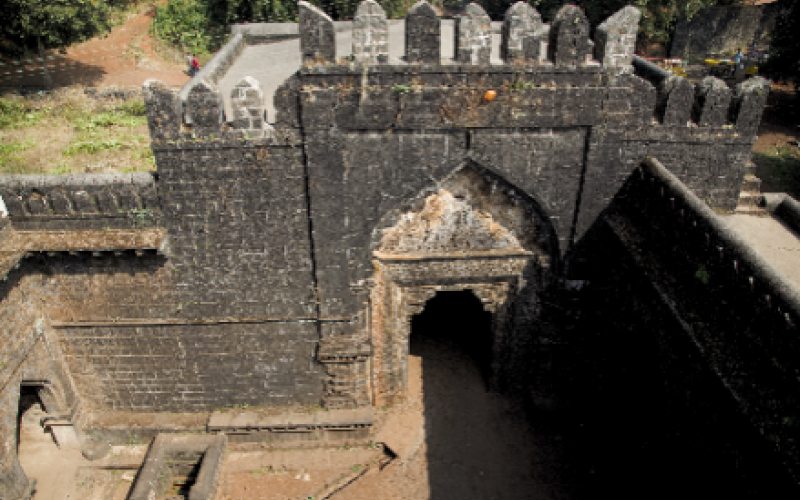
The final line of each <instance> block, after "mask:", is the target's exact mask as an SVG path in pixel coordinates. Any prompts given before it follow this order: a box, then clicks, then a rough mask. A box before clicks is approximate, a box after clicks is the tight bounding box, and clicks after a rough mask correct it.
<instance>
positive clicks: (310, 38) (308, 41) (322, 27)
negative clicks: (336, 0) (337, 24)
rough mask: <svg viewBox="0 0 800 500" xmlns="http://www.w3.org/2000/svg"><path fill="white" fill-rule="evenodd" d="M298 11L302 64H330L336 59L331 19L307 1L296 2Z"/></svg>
mask: <svg viewBox="0 0 800 500" xmlns="http://www.w3.org/2000/svg"><path fill="white" fill-rule="evenodd" d="M297 5H298V9H299V11H300V52H301V53H302V56H303V64H332V63H334V62H335V61H336V35H335V29H334V27H333V19H331V18H330V16H328V14H326V13H324V12H322V11H321V10H320V9H319V8H318V7H316V6H315V5H312V4H310V3H308V2H303V1H300V2H298V3H297Z"/></svg>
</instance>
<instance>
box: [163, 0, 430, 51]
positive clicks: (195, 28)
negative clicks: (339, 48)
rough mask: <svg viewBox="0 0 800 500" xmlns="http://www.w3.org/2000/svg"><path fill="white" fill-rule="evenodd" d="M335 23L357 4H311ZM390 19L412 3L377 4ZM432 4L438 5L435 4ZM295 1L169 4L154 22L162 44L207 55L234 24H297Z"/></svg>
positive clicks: (346, 0) (385, 0)
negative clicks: (229, 26) (165, 43)
mask: <svg viewBox="0 0 800 500" xmlns="http://www.w3.org/2000/svg"><path fill="white" fill-rule="evenodd" d="M310 2H311V3H312V4H315V5H316V6H318V7H319V8H320V9H322V10H323V11H325V12H326V13H327V14H328V15H330V16H331V18H333V19H334V20H336V21H339V20H346V19H352V18H353V16H354V15H355V11H356V9H357V8H358V4H359V2H360V0H310ZM378 3H380V4H381V6H382V7H383V8H384V10H385V11H386V15H387V16H389V17H390V18H392V19H399V18H402V17H404V16H405V14H406V12H407V11H408V8H409V7H411V5H413V2H412V1H411V0H379V2H378ZM433 3H434V4H436V3H438V2H436V1H434V2H433ZM297 16H298V10H297V2H296V1H295V0H169V2H168V3H167V5H166V6H163V7H160V8H159V9H158V12H157V13H156V18H155V20H154V21H153V28H152V29H153V32H154V33H155V35H156V36H157V37H158V38H160V39H161V40H163V41H165V42H167V43H169V44H172V45H175V46H178V47H180V48H181V50H183V51H189V52H192V53H195V54H206V53H210V52H214V51H216V50H217V49H218V48H219V47H220V45H221V44H222V43H223V42H224V39H225V36H226V35H227V33H228V32H229V30H228V28H227V26H228V25H230V24H235V23H248V22H271V23H292V22H297Z"/></svg>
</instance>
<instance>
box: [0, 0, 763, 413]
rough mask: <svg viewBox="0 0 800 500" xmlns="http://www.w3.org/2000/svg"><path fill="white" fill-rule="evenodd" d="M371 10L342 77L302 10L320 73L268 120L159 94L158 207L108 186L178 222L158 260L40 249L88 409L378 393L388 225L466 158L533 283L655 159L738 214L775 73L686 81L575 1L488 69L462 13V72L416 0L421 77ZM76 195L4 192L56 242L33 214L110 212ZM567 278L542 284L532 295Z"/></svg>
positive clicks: (472, 16)
mask: <svg viewBox="0 0 800 500" xmlns="http://www.w3.org/2000/svg"><path fill="white" fill-rule="evenodd" d="M366 5H367V6H368V7H369V8H370V10H369V12H368V15H369V17H370V19H371V21H370V22H366V21H365V22H363V23H361V24H359V23H358V22H356V23H354V24H355V25H357V27H358V29H362V30H366V32H367V33H368V36H367V35H364V37H362V38H359V40H372V41H373V42H374V43H372V42H371V43H372V45H371V46H370V48H369V50H368V51H367V50H366V49H365V48H364V47H360V48H359V50H358V51H355V50H354V53H355V54H365V53H367V52H368V54H367V55H368V56H369V57H372V56H374V60H373V59H369V58H367V60H365V62H364V64H353V63H352V62H348V63H347V64H336V61H333V59H332V55H331V53H330V50H329V49H330V47H331V43H330V42H331V37H333V36H336V35H335V30H333V27H332V26H333V25H332V24H331V21H330V19H327V18H326V17H325V16H324V14H322V13H321V12H319V11H316V10H315V9H314V8H313V7H311V6H308V5H303V7H302V9H301V12H302V19H301V24H303V26H308V27H309V29H303V30H301V33H302V37H301V42H302V47H303V53H304V55H306V64H305V65H304V66H303V67H302V68H301V69H300V70H299V71H298V72H297V73H296V74H295V75H294V76H293V77H292V78H290V79H289V80H288V81H287V82H286V83H285V84H284V85H283V87H281V88H280V89H279V90H278V92H277V93H276V95H275V96H274V100H275V106H276V108H277V112H278V114H277V120H276V123H274V124H272V126H270V127H267V126H265V124H264V123H263V120H262V119H260V117H263V111H262V110H263V99H264V98H265V96H263V94H261V92H260V89H258V88H257V86H254V85H253V84H252V82H247V81H244V82H243V83H242V84H241V85H240V86H239V87H238V88H237V89H236V93H235V95H234V96H233V97H234V98H235V99H237V101H236V107H235V109H236V110H237V111H236V115H235V116H233V117H227V118H229V121H226V120H225V119H224V117H223V112H222V99H223V96H221V95H220V94H219V92H218V91H217V90H216V88H215V86H214V84H213V83H211V82H202V81H201V82H198V83H197V84H196V85H195V86H194V87H193V88H192V89H191V90H190V92H189V95H188V96H187V103H186V104H185V105H184V106H183V107H181V106H180V105H179V101H178V96H177V93H176V92H174V91H173V90H172V89H169V88H167V87H166V86H164V85H162V84H160V83H157V82H148V83H147V84H146V85H145V95H146V99H147V109H148V116H149V123H150V130H151V137H152V146H153V149H154V151H155V156H156V162H157V165H158V175H157V180H153V181H152V186H153V187H154V189H155V192H156V193H157V198H156V200H157V203H155V202H153V203H152V204H150V203H149V202H144V201H139V202H137V203H139V204H138V205H135V206H133V205H131V207H128V206H125V207H124V208H123V205H122V201H121V200H122V198H121V195H117V196H116V197H115V198H114V200H116V201H114V203H116V204H117V205H113V206H115V207H119V208H116V216H117V219H120V220H119V221H118V223H119V224H122V225H124V224H129V225H133V227H134V228H135V227H136V226H135V224H136V223H137V221H138V220H139V219H137V217H136V216H131V215H130V214H134V215H135V214H140V213H144V214H145V215H147V216H148V217H152V220H151V221H150V222H149V224H151V225H152V226H154V227H163V228H164V229H165V230H166V233H167V237H166V239H165V243H164V245H163V247H162V248H161V250H160V251H159V253H154V252H151V253H150V254H143V255H141V256H137V255H135V254H131V253H124V252H123V253H120V254H119V255H117V254H113V253H108V252H107V253H105V254H103V253H99V254H97V255H95V254H93V253H84V254H78V255H69V254H58V255H54V256H49V255H43V256H42V260H41V261H40V262H38V263H37V264H36V266H35V267H32V269H36V270H37V271H36V272H39V273H41V275H42V276H43V277H44V278H43V280H44V285H43V286H44V287H45V288H46V289H48V290H50V292H49V293H51V294H52V297H51V298H50V299H49V301H48V306H47V308H46V309H47V313H46V314H47V315H48V317H49V321H51V322H52V323H53V325H54V326H55V327H56V328H57V330H58V332H59V338H60V342H61V344H62V346H63V349H64V353H65V357H66V359H67V362H68V364H69V365H70V367H71V369H72V370H73V376H74V377H75V379H76V384H77V386H78V388H79V391H80V393H81V394H86V400H87V404H90V405H91V406H92V407H94V408H96V409H119V410H132V411H165V410H170V411H202V410H208V409H213V408H216V407H220V406H223V405H229V404H249V405H256V404H266V405H278V404H281V405H282V404H286V405H289V404H315V403H318V402H319V401H320V400H325V399H326V398H327V400H328V401H334V400H335V401H339V402H340V403H341V404H346V405H348V404H349V405H353V404H365V403H367V402H369V398H366V399H365V398H364V397H363V391H364V390H366V389H365V388H364V387H363V385H364V382H365V379H368V378H369V376H368V373H369V370H370V368H369V363H370V361H369V359H370V356H373V355H374V354H375V353H373V352H371V351H370V349H371V347H370V345H371V344H372V343H371V342H370V338H369V335H370V326H369V325H370V317H369V316H370V300H371V299H370V294H371V293H372V288H371V287H372V286H373V283H372V279H373V278H374V269H375V263H374V256H373V251H374V250H375V249H376V248H377V247H378V245H379V244H380V235H381V230H382V229H386V228H388V227H391V226H392V225H394V224H396V223H397V221H398V220H399V218H400V215H401V214H402V213H404V212H406V211H408V210H411V209H412V208H413V207H414V206H415V204H418V202H419V200H420V199H423V198H424V197H425V196H427V195H428V194H430V193H432V192H435V190H436V189H437V187H438V186H440V185H442V183H445V182H447V180H448V179H451V178H452V177H453V175H454V174H455V173H456V172H457V171H461V169H463V168H464V167H465V166H469V168H471V169H472V170H473V171H475V172H477V173H478V174H479V175H480V176H481V177H482V178H483V179H489V180H492V179H494V181H493V182H489V184H491V185H492V186H495V185H496V186H500V187H501V188H502V189H503V190H504V193H505V194H504V196H505V198H504V199H505V200H511V201H508V203H511V204H514V203H518V205H519V206H522V207H525V210H527V211H528V212H527V213H528V216H529V217H530V218H531V219H532V220H534V219H535V220H536V221H537V222H536V227H538V228H539V229H538V230H537V231H539V233H540V234H541V235H543V236H542V238H544V239H543V240H541V241H539V243H537V244H538V245H540V247H541V248H540V249H539V250H540V251H541V253H542V254H543V255H545V256H546V257H547V259H546V260H548V264H547V266H546V268H545V266H540V267H539V268H537V269H539V270H538V271H536V272H537V273H540V274H544V275H549V276H551V277H557V276H559V274H560V269H561V267H562V260H563V259H564V257H565V256H567V255H569V252H570V249H571V248H572V245H573V244H574V242H576V241H579V240H580V239H581V238H582V237H583V235H584V233H585V232H586V230H587V228H588V227H589V226H590V225H591V224H592V223H593V222H594V221H595V220H596V218H597V217H598V215H599V214H600V213H601V212H602V211H603V210H604V209H605V207H606V206H607V205H608V203H609V201H610V200H611V198H612V197H613V196H614V194H615V193H616V192H617V191H618V190H619V188H620V187H621V186H622V183H623V181H624V180H625V178H627V176H628V174H629V173H630V171H631V170H632V169H633V168H634V167H635V166H636V165H638V164H639V163H640V162H641V161H642V159H643V158H644V157H645V156H646V155H653V156H656V157H658V158H660V159H661V161H662V162H663V163H664V164H665V165H666V167H667V168H669V169H671V170H672V171H673V172H674V173H675V174H676V175H677V176H678V177H679V178H680V179H681V180H682V181H683V182H684V183H686V184H687V185H688V186H689V187H690V188H691V189H692V190H693V191H694V192H695V193H697V194H698V196H700V197H701V198H702V199H704V200H706V201H708V202H709V203H711V204H713V205H715V206H718V207H721V208H723V209H732V208H733V207H734V206H735V205H736V201H737V198H738V192H739V187H740V185H741V181H742V177H743V175H744V168H745V163H746V162H747V160H748V156H749V150H750V148H751V146H752V143H753V141H754V139H755V131H756V129H757V126H758V122H759V118H760V113H761V108H762V107H763V103H764V100H765V99H766V93H767V91H768V88H767V86H766V84H765V82H763V81H761V80H758V79H755V80H749V81H748V82H745V83H744V84H742V85H741V86H739V87H738V88H737V89H735V90H730V89H728V88H727V87H725V86H724V85H720V82H718V81H715V80H709V81H706V82H704V83H703V85H702V86H700V87H699V88H695V87H693V86H692V85H691V84H690V83H689V82H687V81H685V80H682V79H679V78H676V77H672V76H670V75H666V74H663V73H659V72H658V71H657V70H653V69H652V68H646V67H645V66H643V65H641V64H639V65H638V66H637V64H638V63H637V64H634V63H633V61H632V59H633V53H632V50H633V40H634V39H635V32H636V27H637V23H638V12H636V11H635V9H632V8H626V9H623V11H621V12H620V13H618V14H617V15H615V16H613V17H612V18H610V19H609V20H608V21H607V22H606V23H604V24H603V25H601V26H600V27H598V28H597V30H596V35H595V39H594V40H591V39H590V38H589V33H590V31H591V30H590V27H589V25H588V23H587V21H586V19H585V16H584V15H583V13H582V12H581V11H580V9H578V8H576V7H569V6H568V7H564V8H563V9H562V10H561V11H559V13H558V15H557V17H556V18H555V19H554V20H552V22H551V24H550V29H549V31H547V30H544V28H543V26H544V25H543V24H542V23H541V19H540V17H539V16H538V14H537V13H536V12H535V11H533V10H532V9H530V10H529V9H528V7H521V6H519V5H518V6H515V7H513V8H512V9H511V10H510V11H509V14H508V16H507V20H506V23H505V26H504V35H503V36H504V38H503V45H502V46H503V50H502V53H503V58H504V61H503V63H502V64H497V65H494V64H491V63H490V61H487V59H486V57H485V55H484V54H485V47H486V43H487V42H486V40H487V37H486V33H487V31H486V30H487V29H490V28H487V27H486V18H485V14H483V13H482V12H480V11H479V9H478V10H475V8H471V9H470V10H469V11H468V12H467V15H466V16H465V17H464V18H462V19H461V20H460V21H459V23H460V24H459V29H458V30H457V32H458V37H459V38H458V42H457V46H458V50H457V57H456V61H454V62H445V63H442V61H441V60H440V59H439V52H438V43H439V34H438V31H437V29H438V25H439V24H438V23H439V20H438V18H437V17H436V15H435V12H433V10H432V9H431V8H430V6H428V4H426V3H424V2H421V3H419V4H418V5H417V6H415V8H414V9H412V11H411V12H410V13H409V17H408V18H407V19H406V28H407V39H406V44H407V45H406V47H407V52H406V53H407V64H404V65H387V64H383V63H381V60H382V59H381V57H380V55H381V54H382V53H383V52H382V51H383V50H384V48H382V43H383V42H382V40H383V39H382V38H381V36H382V35H381V31H380V30H381V29H383V28H382V26H383V25H382V21H381V14H380V12H377V11H375V9H374V7H372V6H371V4H370V3H369V2H368V3H366ZM365 15H366V14H365ZM357 21H358V19H357ZM312 28H313V29H312ZM544 33H547V34H546V36H547V39H546V42H547V44H546V46H547V50H546V51H544V50H541V49H542V47H543V46H544V45H543V44H542V42H543V41H545V40H544V39H543V38H542V37H544V36H545V35H544ZM376 41H377V42H376ZM365 57H366V56H365ZM490 91H492V92H494V94H491V93H490ZM266 97H267V98H269V96H266ZM187 112H188V113H190V114H191V117H192V123H191V125H189V124H187V123H184V113H187ZM487 182H488V181H487ZM489 184H487V185H489ZM9 189H10V191H9ZM147 189H150V188H147ZM487 189H488V188H487ZM491 189H494V188H491ZM62 191H63V190H61V189H56V188H41V189H39V190H36V191H34V190H32V189H30V188H29V187H26V188H22V187H15V188H8V189H7V192H4V199H6V198H8V199H12V200H17V201H18V202H19V203H18V204H14V203H12V204H11V205H12V206H9V211H10V213H11V218H12V221H14V224H19V225H20V226H19V227H23V225H25V224H27V225H28V227H30V228H38V229H42V228H44V226H43V225H42V224H44V223H43V222H38V221H42V220H44V219H47V218H50V219H52V220H54V221H55V222H53V221H49V222H47V224H49V225H48V226H47V227H48V228H50V229H54V228H59V227H61V228H65V227H67V226H68V225H69V224H75V223H74V222H72V221H75V220H84V219H87V217H84V215H85V213H88V211H91V210H94V212H92V213H100V214H102V213H104V211H103V210H104V209H102V207H101V206H100V205H98V206H99V207H100V208H95V209H86V210H84V209H81V208H80V207H81V206H83V205H81V204H80V203H83V202H82V201H80V200H82V199H83V198H85V196H84V195H83V194H78V193H77V192H67V193H66V194H64V193H63V192H62ZM77 191H82V190H80V189H79V190H77ZM86 192H88V193H89V195H88V199H89V200H94V201H93V203H96V204H100V203H101V202H100V200H101V195H100V194H93V192H92V191H91V190H86ZM59 193H60V194H59ZM70 193H72V194H70ZM112 194H113V193H112ZM62 195H64V197H65V198H66V200H67V203H66V204H65V203H64V202H63V200H62ZM102 196H106V195H105V194H104V195H102ZM134 198H135V197H134ZM144 199H145V198H144V197H142V196H139V200H144ZM56 200H61V201H56ZM513 200H517V201H516V202H515V201H513ZM59 203H60V204H59ZM503 203H505V202H503ZM34 207H36V208H34ZM42 207H43V208H42ZM137 207H138V208H137ZM120 210H122V212H120ZM143 211H144V212H143ZM106 212H107V213H108V214H114V209H113V208H112V209H109V210H107V211H106ZM58 213H61V214H63V215H64V216H63V217H61V218H60V219H59V218H57V217H56V218H54V217H52V215H54V214H58ZM120 214H123V215H124V217H123V216H122V215H120ZM95 224H102V222H100V223H95ZM520 227H522V226H520ZM92 228H94V229H97V230H100V229H101V226H99V225H98V226H96V227H95V226H92ZM512 229H513V228H512ZM533 240H535V238H533V239H532V241H533ZM553 282H554V281H553V280H552V279H542V280H538V281H537V280H533V281H531V282H530V284H529V285H528V288H526V292H525V293H527V295H524V297H525V300H526V301H527V300H529V299H530V300H533V298H535V297H536V296H543V295H546V294H547V293H549V292H548V290H549V289H550V287H552V283H553ZM523 305H524V304H516V305H515V306H514V307H515V308H517V309H516V310H519V311H527V310H526V309H525V308H524V307H523ZM543 315H544V313H543V312H542V310H541V308H533V309H532V311H527V312H524V313H521V314H518V315H517V316H516V318H517V320H519V321H520V323H519V324H518V325H517V328H520V329H522V328H527V329H528V332H530V331H531V329H532V328H534V327H535V326H536V325H539V326H536V331H538V332H539V333H537V335H540V336H546V335H550V334H553V335H556V334H555V333H552V331H553V329H552V328H549V329H548V327H547V326H546V325H543V323H542V322H543V320H542V317H543ZM522 325H525V326H524V327H523V326H522ZM373 347H374V346H373ZM334 361H335V363H334ZM337 398H338V399H337ZM336 404H339V403H336Z"/></svg>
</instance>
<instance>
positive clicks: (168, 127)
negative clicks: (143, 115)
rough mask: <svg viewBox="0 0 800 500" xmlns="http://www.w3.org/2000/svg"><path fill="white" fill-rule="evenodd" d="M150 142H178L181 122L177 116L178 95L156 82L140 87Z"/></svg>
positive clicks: (150, 81) (145, 83)
mask: <svg viewBox="0 0 800 500" xmlns="http://www.w3.org/2000/svg"><path fill="white" fill-rule="evenodd" d="M142 94H143V95H144V103H145V109H146V110H147V125H148V127H149V128H150V140H152V141H153V142H155V143H159V142H163V141H175V140H178V133H179V132H180V126H181V120H180V116H179V115H178V109H179V101H178V93H177V92H175V91H174V90H172V89H171V88H170V87H169V86H168V85H167V84H165V83H163V82H160V81H158V80H147V81H146V82H144V85H142Z"/></svg>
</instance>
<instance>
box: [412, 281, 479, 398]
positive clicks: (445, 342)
mask: <svg viewBox="0 0 800 500" xmlns="http://www.w3.org/2000/svg"><path fill="white" fill-rule="evenodd" d="M430 349H434V350H439V349H443V350H444V351H446V352H448V353H449V355H451V356H452V355H457V356H463V357H464V358H465V359H468V360H471V362H472V363H473V364H474V368H475V369H477V372H478V373H479V374H480V377H481V378H482V379H483V382H484V385H485V386H486V387H487V388H488V383H489V378H490V376H491V364H492V315H491V313H489V312H487V311H485V310H484V309H483V304H482V303H481V301H480V300H478V298H477V297H476V296H475V294H473V293H472V292H471V291H469V290H463V291H458V292H438V293H437V294H436V295H435V296H434V297H433V298H432V299H430V300H429V301H428V303H427V304H425V309H424V310H423V311H422V313H420V314H418V315H416V316H414V317H413V318H412V320H411V338H410V345H409V352H410V354H411V355H415V356H421V355H422V354H423V352H424V351H426V350H430ZM430 354H431V355H433V353H430Z"/></svg>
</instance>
